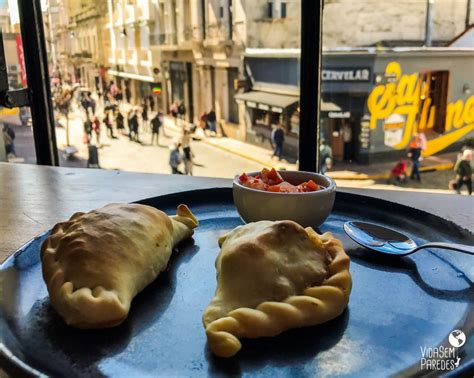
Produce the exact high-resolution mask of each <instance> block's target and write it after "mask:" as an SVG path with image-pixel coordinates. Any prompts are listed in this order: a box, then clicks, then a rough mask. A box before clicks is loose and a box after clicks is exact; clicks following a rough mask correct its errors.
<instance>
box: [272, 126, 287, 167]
mask: <svg viewBox="0 0 474 378" xmlns="http://www.w3.org/2000/svg"><path fill="white" fill-rule="evenodd" d="M284 141H285V132H284V131H283V127H282V126H281V125H280V124H278V125H275V127H274V129H273V130H272V143H273V148H274V150H273V155H272V158H273V157H274V156H276V157H277V158H278V160H281V155H282V154H283V142H284Z"/></svg>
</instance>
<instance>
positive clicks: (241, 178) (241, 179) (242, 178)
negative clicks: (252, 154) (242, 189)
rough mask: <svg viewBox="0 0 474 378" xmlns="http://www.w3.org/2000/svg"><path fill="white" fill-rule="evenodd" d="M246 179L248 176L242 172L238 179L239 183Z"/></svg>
mask: <svg viewBox="0 0 474 378" xmlns="http://www.w3.org/2000/svg"><path fill="white" fill-rule="evenodd" d="M248 179H249V176H247V174H246V173H242V174H241V175H240V176H239V181H240V182H241V183H244V182H247V181H248Z"/></svg>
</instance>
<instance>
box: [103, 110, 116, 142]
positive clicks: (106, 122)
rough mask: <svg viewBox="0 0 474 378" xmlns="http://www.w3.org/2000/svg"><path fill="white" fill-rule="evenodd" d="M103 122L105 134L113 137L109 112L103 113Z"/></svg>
mask: <svg viewBox="0 0 474 378" xmlns="http://www.w3.org/2000/svg"><path fill="white" fill-rule="evenodd" d="M103 122H104V125H105V127H106V128H107V135H108V136H109V138H110V139H115V135H114V129H113V127H112V121H111V120H110V117H109V113H105V117H104V120H103Z"/></svg>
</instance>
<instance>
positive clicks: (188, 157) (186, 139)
mask: <svg viewBox="0 0 474 378" xmlns="http://www.w3.org/2000/svg"><path fill="white" fill-rule="evenodd" d="M181 146H182V148H183V155H184V172H185V174H187V175H190V176H192V175H193V154H192V152H191V130H189V128H188V127H185V128H184V129H183V135H182V136H181Z"/></svg>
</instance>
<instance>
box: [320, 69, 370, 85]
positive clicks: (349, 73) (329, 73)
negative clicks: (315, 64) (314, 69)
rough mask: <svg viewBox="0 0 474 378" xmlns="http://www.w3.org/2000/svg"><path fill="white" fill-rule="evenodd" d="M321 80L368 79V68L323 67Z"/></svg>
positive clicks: (363, 80)
mask: <svg viewBox="0 0 474 378" xmlns="http://www.w3.org/2000/svg"><path fill="white" fill-rule="evenodd" d="M321 79H322V81H362V82H368V81H370V68H368V67H362V68H348V67H344V68H340V67H338V68H323V72H322V75H321Z"/></svg>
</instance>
